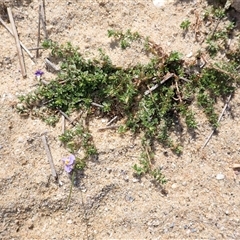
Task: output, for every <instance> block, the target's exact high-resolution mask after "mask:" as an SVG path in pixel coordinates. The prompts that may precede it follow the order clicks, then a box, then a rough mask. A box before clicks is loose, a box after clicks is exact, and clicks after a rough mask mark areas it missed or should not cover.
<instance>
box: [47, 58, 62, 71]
mask: <svg viewBox="0 0 240 240" xmlns="http://www.w3.org/2000/svg"><path fill="white" fill-rule="evenodd" d="M45 63H46V65H47V66H49V67H51V68H52V69H53V70H54V71H56V72H59V71H60V69H59V67H58V66H57V65H55V64H54V63H52V62H51V61H50V60H49V59H48V58H45Z"/></svg>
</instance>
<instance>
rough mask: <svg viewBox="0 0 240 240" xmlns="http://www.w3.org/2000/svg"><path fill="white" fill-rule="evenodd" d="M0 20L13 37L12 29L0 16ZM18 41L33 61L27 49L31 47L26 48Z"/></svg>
mask: <svg viewBox="0 0 240 240" xmlns="http://www.w3.org/2000/svg"><path fill="white" fill-rule="evenodd" d="M0 22H1V23H2V25H3V26H4V27H5V28H6V29H7V30H8V32H9V33H10V34H11V35H12V36H13V37H14V34H13V32H12V30H11V29H10V28H9V27H8V26H7V24H6V23H5V22H4V21H3V20H2V18H1V17H0ZM19 43H20V45H21V47H22V48H23V49H24V50H25V52H26V53H27V54H28V55H29V57H30V58H31V60H32V61H33V62H34V56H33V55H32V54H31V53H30V52H29V50H31V49H27V48H26V46H25V45H24V44H23V43H22V42H21V41H19ZM34 63H35V62H34Z"/></svg>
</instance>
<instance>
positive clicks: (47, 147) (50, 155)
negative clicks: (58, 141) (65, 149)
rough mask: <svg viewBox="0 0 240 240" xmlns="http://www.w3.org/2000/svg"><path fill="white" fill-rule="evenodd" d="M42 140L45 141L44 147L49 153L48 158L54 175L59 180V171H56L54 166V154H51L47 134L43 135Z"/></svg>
mask: <svg viewBox="0 0 240 240" xmlns="http://www.w3.org/2000/svg"><path fill="white" fill-rule="evenodd" d="M42 142H43V145H44V148H45V150H46V153H47V158H48V161H49V163H50V167H51V171H52V175H53V177H54V178H55V180H57V178H58V176H57V173H56V170H55V166H54V163H53V159H52V154H51V151H50V149H49V146H48V144H47V139H46V136H45V135H43V136H42Z"/></svg>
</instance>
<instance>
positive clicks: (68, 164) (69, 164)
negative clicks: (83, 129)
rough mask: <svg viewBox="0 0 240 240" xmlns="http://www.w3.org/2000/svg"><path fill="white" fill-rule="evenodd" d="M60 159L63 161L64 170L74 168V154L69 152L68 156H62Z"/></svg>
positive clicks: (69, 170) (67, 170) (68, 171)
mask: <svg viewBox="0 0 240 240" xmlns="http://www.w3.org/2000/svg"><path fill="white" fill-rule="evenodd" d="M62 161H63V163H64V170H65V171H66V172H67V173H70V172H71V171H72V170H73V168H74V163H75V156H74V155H72V154H70V156H69V157H66V158H63V159H62Z"/></svg>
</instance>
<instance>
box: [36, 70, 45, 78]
mask: <svg viewBox="0 0 240 240" xmlns="http://www.w3.org/2000/svg"><path fill="white" fill-rule="evenodd" d="M34 74H35V76H36V77H37V78H38V79H40V78H41V77H42V75H43V74H44V72H43V71H41V70H37V71H36V72H35V73H34Z"/></svg>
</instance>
